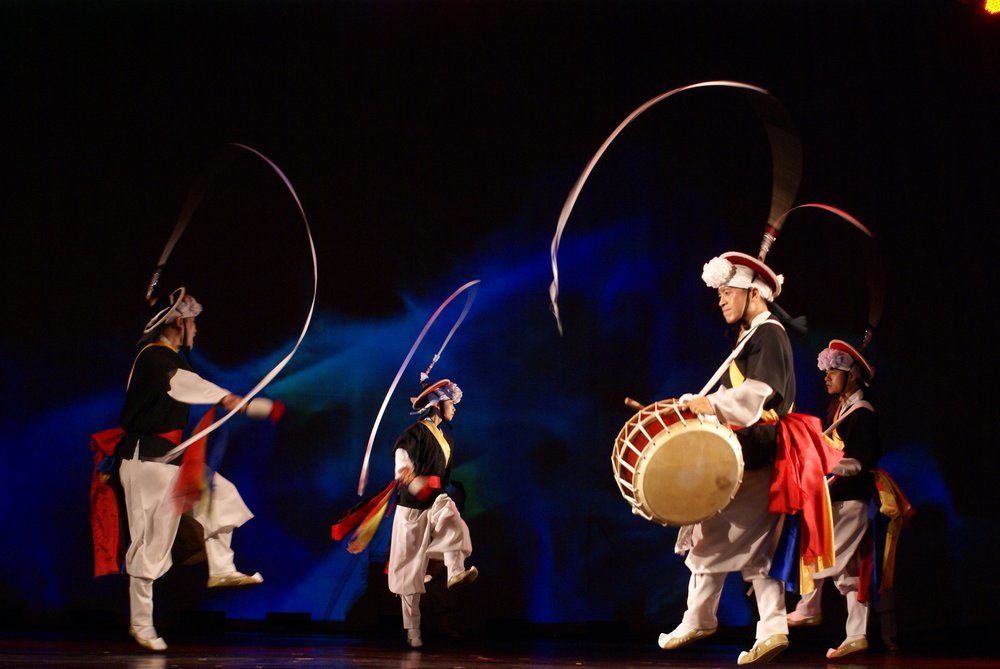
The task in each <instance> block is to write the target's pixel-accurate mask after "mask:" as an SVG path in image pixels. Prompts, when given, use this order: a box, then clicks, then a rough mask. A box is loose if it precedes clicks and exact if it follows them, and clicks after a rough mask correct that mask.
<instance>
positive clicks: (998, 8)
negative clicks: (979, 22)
mask: <svg viewBox="0 0 1000 669" xmlns="http://www.w3.org/2000/svg"><path fill="white" fill-rule="evenodd" d="M983 8H984V9H985V10H986V13H987V14H1000V0H986V3H985V4H984V5H983Z"/></svg>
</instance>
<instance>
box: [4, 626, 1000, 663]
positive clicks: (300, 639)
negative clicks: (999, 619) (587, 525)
mask: <svg viewBox="0 0 1000 669" xmlns="http://www.w3.org/2000/svg"><path fill="white" fill-rule="evenodd" d="M427 641H428V642H427V645H426V646H425V647H424V648H423V649H421V650H419V651H414V650H409V649H406V648H405V647H404V646H403V645H402V639H401V638H400V641H399V643H396V641H395V640H389V639H361V638H356V637H347V636H327V635H317V636H278V635H267V634H234V633H228V634H226V635H225V636H223V637H222V638H220V639H218V640H215V641H206V640H205V639H204V638H201V639H191V638H187V639H185V638H168V642H169V643H171V644H172V645H171V647H170V648H169V649H168V650H167V651H166V652H165V653H162V654H160V653H150V652H146V651H143V650H142V649H140V648H138V647H137V646H136V645H135V644H134V642H132V640H131V639H130V638H128V637H127V636H126V635H125V634H124V633H122V634H121V635H108V634H107V633H101V634H99V635H95V636H83V635H80V634H77V633H73V634H62V635H60V634H55V633H45V634H31V635H19V636H13V635H9V634H8V635H5V638H2V639H0V666H4V667H65V668H67V669H75V668H81V669H82V668H85V667H86V668H91V667H102V668H107V669H161V668H162V669H187V668H189V667H203V668H206V669H207V668H213V669H214V668H217V667H221V668H227V667H260V668H262V669H264V668H267V669H273V668H284V667H296V668H298V669H301V668H302V667H370V668H381V667H392V668H394V669H421V668H426V669H460V668H465V667H474V666H489V667H497V668H502V667H542V668H544V667H596V668H611V667H614V668H616V669H624V668H628V667H692V668H699V669H701V668H709V667H729V666H736V656H737V655H738V654H739V651H740V650H743V648H742V647H738V646H731V645H725V644H712V643H710V642H703V643H702V644H701V645H697V646H692V647H689V648H686V649H682V650H680V651H675V652H673V653H667V652H666V651H661V650H659V649H658V648H656V646H655V642H653V641H651V642H650V643H649V644H639V643H627V644H624V643H623V644H618V643H613V642H588V641H581V640H579V639H557V640H542V641H539V640H535V641H524V642H519V643H515V642H509V643H508V642H498V641H496V640H492V641H485V642H482V643H476V642H473V641H470V640H465V641H462V642H455V641H445V640H432V639H428V640H427ZM793 644H794V640H793ZM823 651H824V649H823V648H820V647H817V646H815V645H814V644H810V645H808V647H807V645H806V644H798V645H797V646H796V645H793V647H792V648H790V649H789V650H788V651H786V652H785V653H784V654H782V655H781V656H779V657H778V658H777V659H776V660H775V661H774V662H773V663H772V666H775V667H787V668H788V669H806V668H809V669H812V668H813V667H824V668H825V667H833V666H842V667H852V668H853V669H859V668H862V667H900V668H906V669H911V668H912V669H967V668H968V669H972V668H976V669H978V668H980V667H1000V661H998V660H997V659H996V658H991V657H987V656H984V655H979V656H975V655H971V654H963V655H962V656H959V655H958V654H950V655H949V654H943V653H933V652H924V653H915V652H899V653H892V654H889V653H882V652H872V653H868V654H863V655H856V656H854V657H853V658H852V659H851V660H850V661H849V662H840V663H837V664H834V663H829V662H828V661H827V660H826V659H825V657H824V654H823Z"/></svg>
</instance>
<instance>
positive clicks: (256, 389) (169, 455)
mask: <svg viewBox="0 0 1000 669" xmlns="http://www.w3.org/2000/svg"><path fill="white" fill-rule="evenodd" d="M232 146H234V147H236V148H239V149H242V150H244V151H248V152H250V153H252V154H253V155H255V156H257V157H258V158H260V159H261V160H263V161H264V162H265V163H267V164H268V165H269V166H270V167H271V169H272V170H274V172H275V173H276V174H277V175H278V176H279V177H280V178H281V180H282V182H284V184H285V187H286V188H287V189H288V192H289V193H291V195H292V199H294V200H295V206H296V207H298V210H299V214H300V215H301V216H302V222H303V223H304V224H305V228H306V238H307V240H308V241H309V253H310V255H311V256H312V270H313V282H312V299H311V300H310V302H309V311H308V313H307V314H306V320H305V323H303V325H302V330H301V331H300V332H299V337H298V339H297V340H296V341H295V345H294V346H292V350H291V351H289V352H288V354H287V355H286V356H285V357H284V358H282V359H281V360H280V361H279V362H278V364H277V365H275V366H274V367H273V368H272V369H271V371H269V372H268V373H267V374H265V375H264V378H262V379H261V380H260V381H258V382H257V385H255V386H254V387H253V388H252V389H251V390H250V392H248V393H247V394H246V395H244V396H243V399H241V400H240V401H239V403H237V405H236V406H235V407H233V408H232V409H231V410H230V411H229V412H228V413H226V414H225V415H224V416H222V417H221V418H219V419H218V420H216V421H215V422H214V423H212V424H211V425H209V426H208V427H206V428H205V429H204V430H201V431H200V432H196V433H195V434H193V435H191V436H190V437H188V438H187V440H185V441H183V442H181V443H180V444H179V445H178V446H176V447H174V448H173V449H171V450H170V451H169V452H168V453H167V454H166V455H164V456H162V457H159V458H155V461H156V462H169V461H170V460H172V459H174V458H175V457H177V456H178V455H179V454H181V453H183V452H184V451H185V450H186V449H187V447H188V446H190V445H191V444H193V443H195V442H196V441H198V440H199V439H201V438H202V437H204V436H206V435H208V434H211V433H212V432H214V431H215V430H217V429H219V428H220V427H221V426H222V425H223V424H224V423H225V422H226V421H228V420H229V419H230V418H232V417H233V415H235V414H237V413H239V412H240V410H241V409H243V407H245V406H246V405H247V404H248V403H249V402H250V400H252V399H253V398H254V397H255V396H256V395H257V393H259V392H260V391H261V390H263V389H264V387H265V386H267V384H269V383H270V382H271V380H272V379H274V377H275V376H277V375H278V374H279V373H280V372H281V370H283V369H284V368H285V365H287V364H288V363H289V361H290V360H291V359H292V356H294V355H295V353H296V351H298V350H299V345H300V344H301V343H302V340H303V339H305V336H306V332H308V330H309V324H310V323H311V322H312V317H313V312H314V311H315V309H316V294H317V289H318V286H319V268H318V264H317V262H316V246H315V244H313V237H312V230H311V228H310V226H309V219H308V218H307V217H306V212H305V209H304V208H303V207H302V202H301V200H299V195H298V193H296V192H295V187H294V186H292V182H291V181H289V180H288V177H287V176H285V173H284V172H282V171H281V168H279V167H278V166H277V165H276V164H274V162H273V161H271V159H270V158H268V157H267V156H265V155H264V154H263V153H261V152H260V151H258V150H257V149H254V148H252V147H249V146H246V145H245V144H237V143H233V144H232ZM205 185H206V186H207V184H205ZM202 192H204V188H202ZM198 198H199V199H200V194H199V195H198ZM188 204H190V199H189V203H188ZM188 204H186V205H185V211H184V212H183V213H182V217H181V220H180V221H178V225H177V227H176V228H175V229H174V232H173V234H172V235H171V236H170V240H169V241H168V242H167V248H166V249H164V253H163V255H162V256H161V258H160V263H159V265H158V267H157V272H156V274H154V279H158V278H159V272H160V270H161V269H162V268H163V266H164V264H165V263H166V260H167V258H168V257H169V255H170V251H171V250H173V247H174V245H175V244H176V243H177V240H178V239H179V238H180V234H181V233H182V232H183V231H184V227H186V226H187V221H188V220H189V219H190V216H191V213H192V211H193V207H190V208H189V206H188ZM195 204H197V202H195ZM185 214H186V216H185ZM155 285H156V283H155V281H151V282H150V290H152V288H154V287H155Z"/></svg>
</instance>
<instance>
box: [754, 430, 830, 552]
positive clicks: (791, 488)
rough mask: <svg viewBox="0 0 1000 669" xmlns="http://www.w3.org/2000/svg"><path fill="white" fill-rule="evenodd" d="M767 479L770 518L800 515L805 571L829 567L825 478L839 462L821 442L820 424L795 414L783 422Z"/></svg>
mask: <svg viewBox="0 0 1000 669" xmlns="http://www.w3.org/2000/svg"><path fill="white" fill-rule="evenodd" d="M777 437H778V448H777V451H776V454H775V460H774V473H773V475H772V477H771V502H770V511H771V512H772V513H796V512H798V511H801V512H802V515H801V523H800V528H801V531H800V535H799V536H800V539H799V547H800V555H801V557H802V560H803V562H804V563H805V564H807V565H810V564H811V565H816V564H817V560H819V561H821V562H823V563H824V565H825V566H830V565H832V564H833V554H834V543H833V516H832V509H831V507H830V495H829V492H828V490H827V487H826V475H827V474H829V473H830V471H831V470H832V469H833V468H834V466H835V465H836V464H837V463H838V462H840V459H841V458H842V457H843V456H844V454H843V453H842V452H841V451H838V450H837V449H835V448H833V447H832V446H830V445H829V443H828V442H827V441H826V439H824V437H823V428H822V425H821V423H820V421H819V418H816V417H815V416H808V415H806V414H800V413H790V414H788V415H786V416H782V417H781V420H780V421H778V428H777Z"/></svg>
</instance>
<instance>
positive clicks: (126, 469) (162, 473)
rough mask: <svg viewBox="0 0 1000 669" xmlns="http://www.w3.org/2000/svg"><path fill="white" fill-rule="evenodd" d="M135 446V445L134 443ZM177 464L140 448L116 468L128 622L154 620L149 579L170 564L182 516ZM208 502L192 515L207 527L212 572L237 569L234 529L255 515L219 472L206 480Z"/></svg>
mask: <svg viewBox="0 0 1000 669" xmlns="http://www.w3.org/2000/svg"><path fill="white" fill-rule="evenodd" d="M136 451H138V445H137V446H136ZM179 471H180V468H179V467H177V466H175V465H165V464H163V463H159V462H141V461H140V460H139V459H138V453H135V454H133V456H132V459H131V460H122V462H121V466H120V469H119V473H120V478H121V482H122V488H123V489H124V491H125V509H126V512H127V513H128V528H129V534H130V535H131V538H132V541H131V543H130V544H129V548H128V552H127V553H126V554H125V571H126V572H127V573H128V575H129V577H130V579H129V602H130V605H131V619H132V625H134V626H136V627H146V626H152V624H153V581H154V580H156V579H158V578H159V577H161V576H163V574H165V573H166V572H167V570H168V569H170V566H171V565H172V564H173V561H172V559H171V556H170V549H171V547H172V546H173V544H174V538H175V537H176V536H177V528H178V526H179V525H180V515H179V514H178V513H177V510H176V507H175V506H174V499H173V496H172V495H171V491H172V490H173V485H174V481H175V480H176V478H177V474H178V472H179ZM209 485H211V486H212V494H211V500H210V503H206V502H205V501H202V500H199V501H198V502H196V503H195V505H194V508H193V509H192V511H191V515H192V516H193V517H194V519H195V520H197V521H198V522H199V523H201V525H202V527H203V528H204V532H205V555H206V558H207V560H208V573H209V575H210V576H222V575H225V574H231V573H233V572H235V571H236V566H235V564H234V561H233V558H234V556H233V550H232V548H231V544H232V541H233V529H234V528H237V527H240V526H241V525H243V523H245V522H246V521H248V520H250V519H251V518H253V514H252V513H251V512H250V509H248V508H247V506H246V504H244V502H243V498H242V497H240V493H239V491H238V490H236V486H234V485H233V484H232V483H230V482H229V481H228V480H226V479H225V478H224V477H223V476H222V475H221V474H215V475H214V476H213V477H212V481H211V482H210V484H209Z"/></svg>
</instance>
